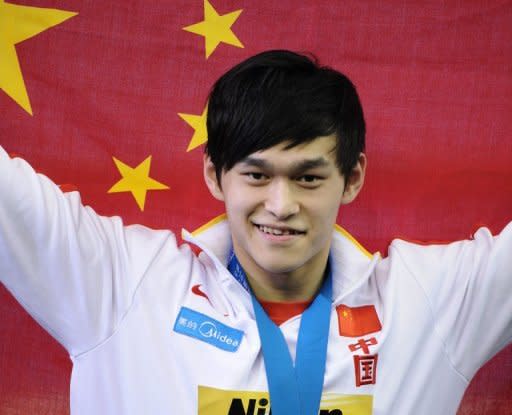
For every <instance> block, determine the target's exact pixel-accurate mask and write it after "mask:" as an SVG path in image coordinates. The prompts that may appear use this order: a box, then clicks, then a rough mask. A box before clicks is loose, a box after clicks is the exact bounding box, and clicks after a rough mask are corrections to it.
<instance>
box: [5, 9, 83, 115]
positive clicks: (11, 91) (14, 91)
mask: <svg viewBox="0 0 512 415" xmlns="http://www.w3.org/2000/svg"><path fill="white" fill-rule="evenodd" d="M76 14H78V13H73V12H67V11H63V10H56V9H41V8H39V7H29V6H19V5H15V4H8V3H5V2H4V0H0V28H1V29H0V89H3V90H4V91H5V93H6V94H7V95H9V96H10V97H11V98H12V99H13V100H14V101H16V102H17V103H18V104H19V105H20V106H21V107H22V108H23V109H24V110H25V111H27V112H28V113H29V114H30V115H32V106H31V105H30V100H29V97H28V94H27V89H26V87H25V81H24V80H23V74H22V73H21V68H20V63H19V61H18V55H17V53H16V48H15V46H16V44H18V43H20V42H23V41H24V40H26V39H30V38H31V37H33V36H35V35H37V34H39V33H41V32H43V31H45V30H46V29H49V28H50V27H52V26H56V25H58V24H60V23H62V22H63V21H65V20H67V19H69V18H70V17H73V16H75V15H76Z"/></svg>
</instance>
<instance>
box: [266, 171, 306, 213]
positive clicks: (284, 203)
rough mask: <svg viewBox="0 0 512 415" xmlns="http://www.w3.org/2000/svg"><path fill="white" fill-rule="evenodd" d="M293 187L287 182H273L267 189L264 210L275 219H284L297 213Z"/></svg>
mask: <svg viewBox="0 0 512 415" xmlns="http://www.w3.org/2000/svg"><path fill="white" fill-rule="evenodd" d="M292 186H293V185H292V184H291V183H289V182H288V181H287V180H284V179H283V180H275V181H274V182H273V183H271V184H270V186H269V187H268V193H267V197H266V201H265V209H266V210H267V211H268V212H270V213H272V215H274V216H275V217H276V218H277V219H281V220H282V219H286V218H288V217H290V216H293V215H295V214H297V213H298V212H299V203H298V201H297V200H296V195H295V193H294V189H293V187H292Z"/></svg>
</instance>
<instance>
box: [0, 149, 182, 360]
mask: <svg viewBox="0 0 512 415" xmlns="http://www.w3.org/2000/svg"><path fill="white" fill-rule="evenodd" d="M164 247H166V249H169V248H170V249H174V250H176V249H177V248H176V241H175V238H174V235H173V234H172V233H171V232H168V231H153V230H150V229H148V228H145V227H143V226H128V227H124V226H123V224H122V221H121V219H120V218H118V217H113V218H106V217H102V216H99V215H97V214H96V213H95V212H94V211H93V210H92V209H91V208H90V207H84V206H82V204H81V201H80V196H79V194H78V193H77V192H72V193H66V194H63V193H62V192H61V191H60V189H59V187H58V186H56V185H55V184H54V183H52V182H51V181H50V180H49V179H48V178H47V177H45V176H43V175H40V174H36V173H35V172H34V170H33V169H32V168H31V167H30V165H28V164H27V163H26V162H25V161H23V160H22V159H19V158H14V159H11V158H9V157H8V155H7V154H6V152H5V151H4V150H3V149H2V147H0V281H2V283H3V284H4V285H5V286H6V288H7V289H8V290H9V291H10V292H11V293H12V294H13V295H14V297H16V299H17V300H18V301H19V302H20V303H21V305H22V306H23V307H24V308H25V309H26V310H27V311H28V312H29V313H30V314H31V315H32V316H33V317H34V318H35V319H36V320H37V321H38V322H39V323H40V324H41V325H42V326H43V327H44V328H45V329H46V330H47V331H48V332H49V333H50V334H51V335H52V336H53V337H55V338H56V339H57V340H58V341H59V342H60V343H61V344H62V345H63V346H64V347H65V348H66V349H67V350H68V351H69V353H70V354H71V355H77V354H80V353H82V352H85V351H87V350H89V349H90V348H92V347H94V346H95V345H97V344H98V343H99V342H101V341H102V340H104V339H106V338H107V337H108V336H109V335H111V334H112V332H113V331H114V330H115V328H116V326H117V324H118V323H119V322H120V320H121V319H122V317H123V315H124V314H125V313H126V311H127V310H128V308H129V306H130V304H131V302H132V298H133V296H134V293H135V290H136V288H137V286H138V284H139V282H140V281H141V279H142V278H143V276H144V274H145V272H146V270H147V268H148V267H149V266H150V263H151V261H152V260H153V259H154V258H155V256H156V255H158V253H159V251H161V250H162V249H163V248H164ZM141 254H142V255H141Z"/></svg>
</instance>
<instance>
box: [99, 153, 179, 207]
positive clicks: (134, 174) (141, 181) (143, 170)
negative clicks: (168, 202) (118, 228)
mask: <svg viewBox="0 0 512 415" xmlns="http://www.w3.org/2000/svg"><path fill="white" fill-rule="evenodd" d="M112 158H113V159H114V163H115V164H116V167H117V169H118V170H119V173H121V176H123V178H122V179H121V180H119V181H118V182H117V183H116V184H114V186H112V187H111V188H110V189H109V191H108V193H119V192H131V193H132V195H133V197H134V198H135V201H136V202H137V205H138V206H139V208H140V210H142V211H144V205H145V203H146V193H147V191H148V190H164V189H169V187H168V186H166V185H165V184H163V183H160V182H157V181H156V180H154V179H152V178H151V177H149V168H150V167H151V156H149V157H148V158H146V160H144V161H143V162H142V163H140V164H139V165H138V166H137V167H135V168H132V167H130V166H128V165H126V164H124V163H123V162H122V161H119V160H118V159H116V158H115V157H112Z"/></svg>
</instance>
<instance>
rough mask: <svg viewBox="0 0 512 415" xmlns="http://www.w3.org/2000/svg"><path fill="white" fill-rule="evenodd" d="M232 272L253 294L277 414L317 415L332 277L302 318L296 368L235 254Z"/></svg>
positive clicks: (283, 341)
mask: <svg viewBox="0 0 512 415" xmlns="http://www.w3.org/2000/svg"><path fill="white" fill-rule="evenodd" d="M228 270H229V271H230V272H231V273H232V274H233V276H234V277H235V279H236V280H237V281H238V282H240V284H242V286H243V287H244V288H245V289H246V290H247V291H249V292H250V293H251V297H252V304H253V307H254V312H255V316H256V323H257V325H258V332H259V335H260V339H261V346H262V349H263V359H264V361H265V371H266V374H267V383H268V389H269V394H270V403H271V408H272V414H273V415H289V414H300V415H317V414H318V412H319V410H320V399H321V397H322V389H323V383H324V373H325V361H326V356H327V341H328V338H329V323H330V318H331V303H332V275H331V271H330V266H329V264H328V266H327V273H326V274H327V275H326V278H325V280H324V282H323V284H322V287H321V289H320V292H319V293H318V295H317V296H316V297H315V299H314V301H313V302H312V303H311V305H310V306H309V307H308V308H307V309H306V310H305V311H304V313H303V314H302V318H301V324H300V329H299V336H298V339H297V351H296V357H295V367H294V365H293V362H292V358H291V356H290V352H289V350H288V346H287V344H286V340H285V338H284V336H283V333H282V332H281V329H280V328H279V327H278V326H277V325H276V324H275V323H274V322H273V321H272V320H271V319H270V317H269V316H268V315H267V313H266V312H265V310H263V307H262V306H261V304H260V303H259V302H258V300H257V299H256V297H255V296H254V294H253V293H252V292H251V290H250V287H249V284H248V282H247V277H246V275H245V272H244V270H243V268H242V266H241V265H240V263H239V262H238V259H237V258H236V256H235V255H234V253H232V255H231V257H230V259H229V263H228Z"/></svg>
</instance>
